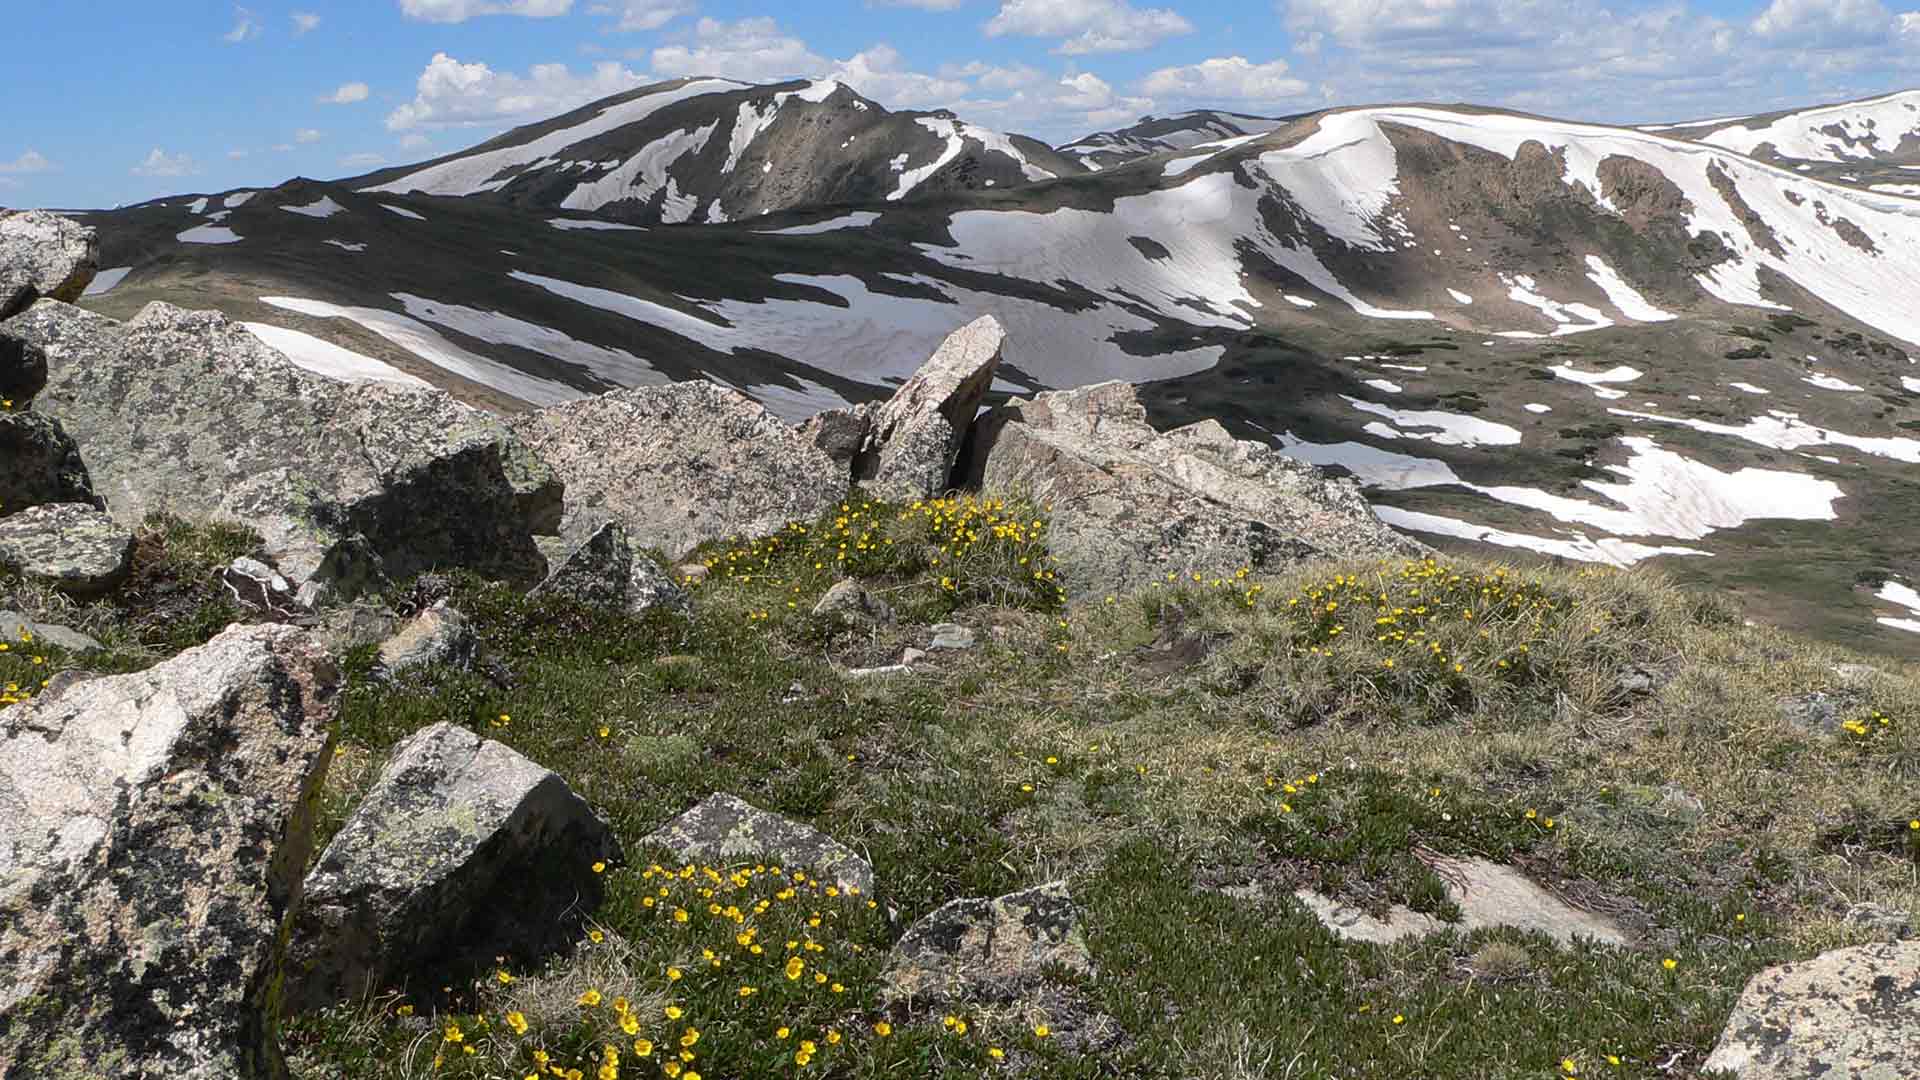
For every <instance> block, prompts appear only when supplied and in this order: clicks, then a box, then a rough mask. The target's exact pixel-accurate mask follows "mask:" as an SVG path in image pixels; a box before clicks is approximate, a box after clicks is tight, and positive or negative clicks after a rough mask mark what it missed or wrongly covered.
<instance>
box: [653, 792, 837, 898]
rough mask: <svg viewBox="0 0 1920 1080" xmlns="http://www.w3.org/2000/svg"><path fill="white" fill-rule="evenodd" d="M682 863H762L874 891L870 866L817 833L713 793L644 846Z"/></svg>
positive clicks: (794, 822) (731, 796)
mask: <svg viewBox="0 0 1920 1080" xmlns="http://www.w3.org/2000/svg"><path fill="white" fill-rule="evenodd" d="M644 842H645V843H647V844H651V845H653V846H656V847H662V848H665V849H666V850H668V851H670V852H672V853H673V857H674V858H675V859H678V860H680V861H682V862H699V861H705V862H710V863H726V862H735V861H739V860H743V859H759V858H765V859H768V860H770V861H773V862H777V863H779V864H780V865H781V866H783V867H789V868H797V867H805V868H807V869H808V870H810V871H812V872H813V873H814V874H815V875H817V876H819V877H820V878H822V879H825V880H830V881H832V882H833V883H834V884H835V885H838V886H839V887H840V888H842V889H850V890H856V891H857V892H858V893H859V894H861V895H865V894H868V893H871V892H872V891H873V864H872V863H869V862H868V861H867V860H865V859H863V858H861V857H860V856H859V855H857V854H855V853H854V851H853V849H851V848H849V847H847V846H846V845H845V844H842V843H840V842H839V841H837V840H835V839H833V838H832V837H829V836H827V835H826V834H825V833H822V832H821V831H819V830H818V829H815V828H813V827H811V826H808V825H802V824H800V823H799V822H797V821H792V820H789V819H787V818H784V817H781V816H780V815H779V814H775V813H772V812H770V811H767V810H762V809H760V808H759V807H757V806H754V805H752V804H751V803H748V802H747V801H746V800H745V799H742V798H740V797H738V796H735V795H729V794H726V793H725V792H716V793H714V794H712V795H709V796H707V797H706V798H705V799H704V800H702V801H701V802H700V804H699V805H697V806H695V807H693V808H692V809H691V810H688V811H687V812H686V813H684V814H681V815H680V816H679V817H677V818H674V819H673V820H672V821H669V822H667V823H666V824H665V825H662V826H661V827H660V828H659V829H657V830H655V831H654V832H653V833H652V834H651V835H649V836H648V837H647V838H646V840H645V841H644Z"/></svg>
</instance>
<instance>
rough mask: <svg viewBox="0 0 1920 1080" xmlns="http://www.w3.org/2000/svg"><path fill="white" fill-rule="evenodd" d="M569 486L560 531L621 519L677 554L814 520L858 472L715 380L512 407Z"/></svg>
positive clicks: (524, 431)
mask: <svg viewBox="0 0 1920 1080" xmlns="http://www.w3.org/2000/svg"><path fill="white" fill-rule="evenodd" d="M506 422H507V424H508V425H509V426H511V427H512V428H513V430H514V432H515V433H517V434H518V435H519V436H520V437H521V438H523V439H525V440H526V442H527V443H528V445H530V446H532V447H533V449H534V450H535V451H537V452H538V453H539V455H540V456H541V457H542V458H543V459H544V460H545V461H546V462H547V464H549V465H551V466H552V467H553V470H554V471H555V472H556V473H557V474H559V476H560V478H561V480H562V481H563V482H565V484H566V489H567V501H566V514H565V517H564V518H563V519H562V521H561V523H560V535H561V536H563V537H565V538H566V539H567V541H568V542H569V543H571V544H574V545H580V544H584V543H586V542H587V540H588V539H589V538H591V537H592V536H593V534H594V533H595V532H596V531H598V530H599V528H600V527H601V526H602V525H604V524H606V523H607V522H609V521H617V522H619V523H620V525H621V526H622V527H623V528H625V529H626V531H627V536H628V538H629V540H631V542H632V543H634V544H636V545H638V546H640V547H654V548H659V549H660V550H661V551H663V552H665V553H666V554H667V556H668V557H669V558H678V557H679V556H680V555H682V554H684V553H686V552H687V551H689V550H691V549H692V548H694V547H695V546H696V545H698V544H700V543H702V542H704V541H707V540H718V539H721V538H724V537H730V536H741V535H755V534H765V533H771V532H773V531H775V530H777V529H779V528H780V527H781V526H783V525H785V524H786V523H787V522H789V521H798V520H811V519H813V518H816V517H818V516H819V515H820V514H822V513H825V512H826V511H827V510H828V509H829V508H831V507H833V506H835V505H836V504H838V503H839V501H840V500H841V499H842V498H844V497H845V496H846V494H847V484H848V478H847V471H846V469H845V468H844V467H842V466H839V465H836V464H835V463H834V462H833V460H832V459H831V458H829V457H828V456H827V455H826V454H825V453H824V452H823V451H821V450H820V449H819V448H818V447H816V446H814V445H813V443H812V442H811V441H810V440H808V439H806V438H803V437H802V436H801V435H800V433H799V432H797V431H795V430H794V429H793V428H791V427H789V426H788V425H787V424H786V423H784V422H783V421H781V419H780V418H779V417H777V416H775V415H773V414H772V413H770V412H768V411H767V410H766V409H764V408H762V407H761V406H760V404H759V403H758V402H755V401H753V400H752V399H750V398H748V397H746V396H745V395H744V394H741V393H739V392H737V391H734V390H729V389H726V388H725V387H721V386H716V385H714V384H713V383H710V382H707V381H705V380H699V379H696V380H693V381H691V382H679V383H672V384H669V385H667V386H643V387H635V388H633V389H628V390H615V391H612V392H610V393H606V394H601V395H599V396H597V397H591V398H585V399H583V400H580V401H572V402H567V403H565V404H562V405H554V406H550V407H548V408H545V409H540V410H537V411H534V412H531V413H524V414H521V415H518V416H514V417H509V418H507V421H506Z"/></svg>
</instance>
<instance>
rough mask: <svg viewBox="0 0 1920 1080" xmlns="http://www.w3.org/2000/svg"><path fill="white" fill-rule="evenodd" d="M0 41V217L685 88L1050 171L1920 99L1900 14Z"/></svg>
mask: <svg viewBox="0 0 1920 1080" xmlns="http://www.w3.org/2000/svg"><path fill="white" fill-rule="evenodd" d="M16 7H17V8H18V10H15V11H12V12H10V13H9V16H8V29H9V36H10V37H11V38H12V39H13V40H14V41H15V42H17V43H28V42H30V43H31V46H30V47H26V48H20V47H16V48H14V49H11V50H9V52H8V64H7V67H6V68H5V69H4V71H0V100H5V101H7V103H8V109H7V113H8V119H7V123H6V125H5V126H4V127H3V128H0V204H5V205H16V206H52V207H101V206H113V205H116V204H120V203H127V202H137V201H140V200H143V199H148V198H152V197H155V196H159V195H165V194H174V193H180V192H211V191H223V190H227V189H230V188H235V187H245V186H266V185H271V184H275V183H278V182H280V181H282V180H285V179H287V178H289V177H292V176H296V175H305V176H315V177H328V178H331V177H337V176H345V175H352V174H355V173H359V172H365V171H368V170H370V169H372V168H376V167H379V166H381V165H387V164H399V163H403V162H410V161H418V160H423V159H426V158H430V157H433V156H436V155H439V154H443V153H447V152H450V151H453V150H456V149H459V148H461V147H463V146H467V145H470V144H472V143H475V142H479V141H481V140H483V139H485V138H488V137H490V136H492V135H494V134H497V133H498V132H500V131H502V130H504V129H506V128H508V127H511V126H513V125H515V124H520V123H526V122H529V121H532V120H537V119H541V118H543V117H546V116H549V115H552V114H554V113H557V112H560V111H564V110H565V109H568V108H572V107H574V106H577V105H580V104H583V103H585V102H587V101H590V100H593V99H595V98H598V97H601V96H605V95H607V94H611V93H616V92H619V91H621V90H624V89H628V88H631V87H633V86H639V85H644V84H646V83H648V82H653V81H657V80H659V79H663V78H672V77H676V76H680V75H688V74H711V75H724V76H732V77H735V78H740V79H746V80H751V81H776V80H779V79H783V78H790V77H796V76H832V77H836V78H839V79H841V80H842V81H845V82H848V83H850V84H851V85H853V86H854V87H855V88H856V89H858V90H859V91H861V92H862V93H864V94H866V95H867V96H869V97H871V98H873V99H875V100H876V101H879V102H880V103H881V104H883V105H886V106H888V107H890V108H911V109H932V108H951V109H953V110H955V111H956V112H958V113H959V114H960V115H962V116H963V117H965V118H967V119H969V120H972V121H974V122H977V123H981V124H985V125H987V126H990V127H998V128H1001V129H1003V130H1010V131H1018V132H1023V133H1027V134H1031V135H1035V136H1037V137H1040V138H1044V139H1048V140H1049V141H1053V142H1064V141H1067V140H1069V139H1071V138H1073V137H1076V136H1078V135H1081V134H1085V133H1087V132H1089V131H1094V130H1099V129H1102V128H1108V127H1114V126H1119V125H1124V124H1127V123H1131V122H1132V121H1134V120H1135V119H1137V118H1138V117H1140V116H1141V115H1143V114H1148V113H1154V114H1166V113H1171V112H1176V111H1179V110H1181V109H1187V108H1195V107H1200V106H1210V107H1220V108H1227V109H1233V110H1238V111H1243V112H1253V113H1267V114H1280V113H1291V112H1301V111H1306V110H1309V109H1315V108H1321V107H1324V106H1327V105H1348V104H1364V103H1369V102H1379V101H1405V100H1426V101H1469V102H1474V103H1479V104H1486V105H1494V106H1505V107H1510V108H1520V109H1526V110H1529V111H1533V112H1541V113H1548V114H1552V115H1558V116H1565V117H1571V118H1577V119H1590V120H1601V121H1614V122H1627V121H1652V120H1659V119H1684V118H1690V117H1700V116H1714V115H1725V114H1740V113H1749V112H1754V111H1761V110H1765V109H1769V108H1780V107H1785V106H1790V105H1800V104H1811V103H1815V102H1820V101H1831V100H1841V99H1846V98H1851V97H1863V96H1868V95H1872V94H1878V93H1884V92H1887V91H1891V90H1898V89H1908V88H1913V87H1916V86H1920V0H1894V3H1892V4H1888V3H1885V2H1883V0H1660V2H1652V0H1615V2H1613V3H1611V4H1607V5H1604V6H1603V5H1600V4H1596V3H1593V2H1591V0H1240V2H1229V0H802V2H800V3H788V4H768V3H763V2H747V0H347V2H324V3H323V2H317V0H316V2H305V3H292V4H282V3H277V2H271V0H252V2H250V3H248V4H246V5H234V4H232V3H203V2H198V0H188V2H185V3H177V2H176V3H168V4H155V3H153V2H152V0H81V2H80V3H31V4H22V5H17V6H16Z"/></svg>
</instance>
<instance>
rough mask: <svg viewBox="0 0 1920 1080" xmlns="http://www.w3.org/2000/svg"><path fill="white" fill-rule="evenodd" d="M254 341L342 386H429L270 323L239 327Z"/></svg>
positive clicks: (370, 359)
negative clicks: (365, 383)
mask: <svg viewBox="0 0 1920 1080" xmlns="http://www.w3.org/2000/svg"><path fill="white" fill-rule="evenodd" d="M240 325H242V326H244V327H246V328H247V330H248V331H249V332H250V333H252V334H253V336H254V337H257V338H259V339H260V340H261V341H264V342H266V343H267V344H268V345H269V346H271V347H273V348H274V349H276V350H278V351H279V353H280V354H281V355H282V356H285V357H286V358H287V359H288V360H291V361H293V363H294V364H295V365H297V366H299V367H301V368H304V369H306V370H307V371H311V372H313V373H314V374H316V375H325V376H326V377H327V378H329V379H338V380H340V381H341V382H362V381H366V380H372V381H376V382H392V383H400V384H402V385H405V386H428V385H430V384H429V383H427V382H426V381H425V380H423V379H420V378H418V377H416V376H413V375H409V374H407V373H406V372H404V371H401V370H400V369H399V368H397V367H394V366H393V365H392V364H389V363H387V362H386V361H384V360H375V359H374V358H373V357H371V356H363V355H361V354H360V353H357V352H354V351H353V350H351V349H343V348H341V347H340V346H338V345H335V344H333V343H332V342H330V341H322V340H320V339H319V338H317V337H314V336H313V335H312V334H303V333H301V332H300V331H298V330H288V329H286V328H285V327H280V326H273V325H271V324H269V323H257V322H250V323H241V324H240Z"/></svg>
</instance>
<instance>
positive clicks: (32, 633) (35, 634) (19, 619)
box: [0, 611, 105, 653]
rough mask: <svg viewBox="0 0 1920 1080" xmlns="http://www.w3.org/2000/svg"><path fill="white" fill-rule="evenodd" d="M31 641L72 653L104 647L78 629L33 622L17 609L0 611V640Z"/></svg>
mask: <svg viewBox="0 0 1920 1080" xmlns="http://www.w3.org/2000/svg"><path fill="white" fill-rule="evenodd" d="M23 636H24V637H26V638H29V639H31V640H33V641H38V642H42V643H44V644H47V645H52V646H53V647H55V648H57V649H65V650H67V651H68V652H72V653H81V652H93V651H96V650H98V649H102V648H105V646H103V645H101V644H100V643H99V642H98V641H95V640H94V639H93V638H91V637H88V636H87V635H85V634H83V633H81V632H80V631H78V630H75V629H73V628H72V627H68V626H61V625H60V624H58V623H43V622H35V621H34V620H32V619H29V618H27V617H26V616H25V615H22V614H21V613H19V612H17V611H0V641H11V642H18V641H20V640H22V638H23Z"/></svg>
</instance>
